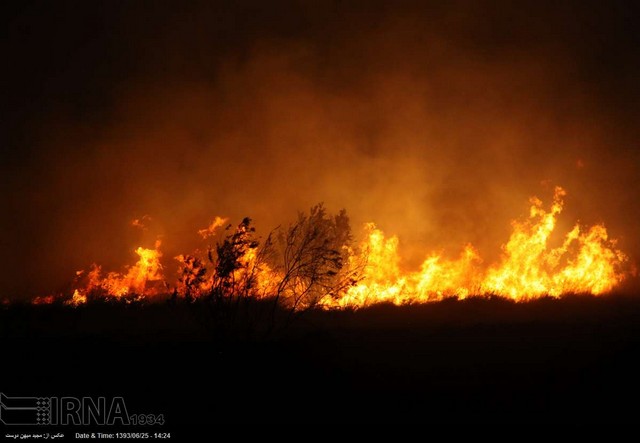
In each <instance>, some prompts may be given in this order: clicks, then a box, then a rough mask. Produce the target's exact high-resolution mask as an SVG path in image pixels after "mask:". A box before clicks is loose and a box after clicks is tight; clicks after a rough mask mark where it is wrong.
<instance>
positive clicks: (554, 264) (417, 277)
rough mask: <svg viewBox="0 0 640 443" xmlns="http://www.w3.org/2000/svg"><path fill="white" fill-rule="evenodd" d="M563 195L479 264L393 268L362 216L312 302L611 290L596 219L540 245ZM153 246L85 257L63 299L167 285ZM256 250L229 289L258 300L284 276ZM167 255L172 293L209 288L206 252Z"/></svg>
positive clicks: (605, 240)
mask: <svg viewBox="0 0 640 443" xmlns="http://www.w3.org/2000/svg"><path fill="white" fill-rule="evenodd" d="M565 195H566V192H565V191H564V190H563V189H562V188H560V187H556V188H555V193H554V197H553V202H552V204H551V207H550V208H549V209H548V210H547V209H545V208H544V206H543V203H542V201H540V200H539V199H538V198H532V199H531V200H530V202H531V207H530V211H529V217H528V218H527V219H525V220H516V221H513V222H512V227H513V231H512V233H511V236H510V238H509V240H508V242H507V243H506V244H504V245H503V246H502V251H503V254H502V257H501V259H500V261H499V262H498V263H495V264H492V265H489V266H487V267H484V268H482V267H481V265H482V263H483V262H482V259H481V258H480V256H479V254H478V251H477V250H476V249H475V248H474V247H473V246H472V245H470V244H468V245H466V246H465V247H464V248H463V250H462V252H461V253H460V255H459V257H458V258H457V259H454V260H451V259H447V258H445V257H443V256H442V255H440V254H435V253H434V254H430V255H428V256H427V257H426V259H425V260H424V262H423V263H422V265H421V266H420V268H419V269H418V270H416V271H409V272H408V271H406V270H404V269H402V267H401V261H400V255H399V253H398V238H397V237H396V236H391V237H388V238H386V237H385V235H384V233H383V232H382V231H381V230H380V229H378V228H376V226H375V225H374V224H373V223H367V224H366V225H365V239H364V241H363V242H362V243H361V244H360V246H359V247H358V248H356V250H355V251H354V250H352V249H351V248H350V247H349V246H348V245H344V246H343V248H344V250H345V251H346V252H347V257H346V261H345V262H344V266H346V269H348V270H357V275H358V278H357V279H355V280H353V282H352V283H351V284H349V285H345V286H343V287H340V289H339V290H337V291H333V292H331V293H327V294H325V295H324V296H323V297H321V299H320V300H319V305H320V306H321V307H322V308H324V309H343V308H362V307H366V306H369V305H372V304H375V303H393V304H396V305H403V304H413V303H426V302H432V301H438V300H442V299H444V298H447V297H457V298H466V297H470V296H474V295H498V296H502V297H505V298H509V299H512V300H515V301H525V300H530V299H534V298H539V297H543V296H552V297H560V296H562V295H565V294H570V293H588V294H593V295H599V294H604V293H607V292H611V291H612V290H613V289H615V288H616V287H617V286H618V285H619V284H620V283H621V282H622V280H623V279H624V277H625V275H626V274H625V272H624V271H623V265H624V264H625V262H626V261H627V257H626V256H625V254H623V253H622V252H621V251H620V250H618V249H617V248H616V242H615V240H610V239H609V237H608V233H607V230H606V228H605V227H604V225H602V224H597V225H595V226H591V227H582V226H580V225H575V226H574V227H573V229H571V230H570V231H569V232H568V233H567V234H566V235H565V236H564V238H563V240H562V242H561V244H560V245H559V246H557V247H551V246H550V237H551V235H552V233H553V232H554V230H555V229H556V225H557V219H558V216H559V215H560V213H561V212H562V209H563V204H564V202H563V197H564V196H565ZM227 220H228V219H226V218H222V217H216V218H215V219H214V220H213V221H212V223H211V224H210V225H209V227H207V228H206V229H201V230H199V231H198V233H199V234H200V235H201V236H202V237H203V238H204V239H206V238H209V237H211V236H212V235H215V232H216V230H217V229H218V228H219V227H221V226H223V225H224V224H225V223H226V222H227ZM238 229H245V231H242V233H246V226H242V225H241V226H239V228H238ZM159 248H160V241H157V242H156V245H155V249H145V248H142V247H139V248H137V249H136V250H135V253H136V254H137V255H138V262H137V263H136V264H135V265H133V266H131V267H129V268H128V269H127V271H126V272H125V273H122V274H121V273H117V272H110V273H108V274H106V276H104V275H103V273H102V269H101V267H100V266H98V265H95V264H94V265H93V266H92V268H91V269H90V271H89V272H88V273H85V272H84V271H78V273H77V276H78V279H79V280H83V281H84V282H85V284H84V285H83V286H82V287H78V288H76V289H75V290H74V293H73V295H72V297H71V298H70V299H69V300H68V301H67V302H66V304H69V305H72V306H78V305H80V304H83V303H86V301H87V298H88V296H90V295H93V294H102V295H104V296H107V297H113V298H122V297H124V296H139V297H152V296H155V295H157V294H160V293H162V292H165V293H166V292H167V288H168V286H167V285H166V283H165V282H164V277H163V267H162V264H161V262H160V259H161V257H162V253H161V252H160V249H159ZM259 254H260V250H259V248H257V247H253V246H252V247H249V248H248V249H246V250H245V251H244V253H243V255H242V256H241V257H239V259H238V266H237V268H236V269H235V270H234V271H233V274H232V275H231V277H232V281H234V282H245V283H246V284H245V285H242V286H241V287H244V288H251V290H250V292H251V294H236V295H238V296H243V295H251V296H253V297H258V298H267V297H272V296H275V295H276V294H277V293H278V291H279V285H280V283H281V282H282V281H283V278H284V277H283V275H281V274H280V272H281V271H278V270H277V269H279V268H278V267H277V266H275V267H272V266H271V265H270V263H267V262H266V261H265V260H264V258H263V257H260V256H259ZM175 259H176V260H178V262H179V263H180V270H179V278H178V281H177V283H176V285H175V288H176V292H177V293H178V294H180V295H182V296H184V297H187V295H188V297H191V298H198V297H200V296H202V295H204V294H209V293H211V291H212V290H214V289H215V287H214V285H215V281H216V269H215V266H211V264H212V263H213V259H211V257H210V261H209V262H206V261H205V259H203V258H197V257H196V256H191V255H179V256H177V257H175ZM354 275H355V274H354ZM227 278H228V277H227ZM281 295H282V297H281V299H280V301H281V302H282V303H284V304H285V305H286V304H287V303H288V302H287V295H286V294H281ZM54 300H55V297H53V296H47V297H37V298H36V299H34V300H33V303H35V304H42V303H52V302H53V301H54Z"/></svg>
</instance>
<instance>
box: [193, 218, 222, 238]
mask: <svg viewBox="0 0 640 443" xmlns="http://www.w3.org/2000/svg"><path fill="white" fill-rule="evenodd" d="M228 221H229V219H228V218H224V217H219V216H216V218H214V219H213V221H212V222H211V224H210V225H209V226H207V227H206V228H204V229H200V230H199V231H198V234H200V236H201V237H202V238H203V239H206V238H209V237H213V236H214V235H216V231H217V230H218V229H219V228H221V227H222V226H224V225H225V223H227V222H228Z"/></svg>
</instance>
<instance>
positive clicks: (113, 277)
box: [71, 240, 164, 305]
mask: <svg viewBox="0 0 640 443" xmlns="http://www.w3.org/2000/svg"><path fill="white" fill-rule="evenodd" d="M160 245H161V242H160V240H157V241H156V244H155V249H146V248H143V247H141V246H140V247H138V248H137V249H136V250H135V251H134V252H135V253H136V255H138V261H137V263H136V264H135V265H133V266H131V267H129V268H128V271H127V272H126V274H121V273H118V272H109V273H107V275H106V276H103V275H102V267H101V266H98V265H96V264H93V265H92V267H91V270H90V271H89V272H88V273H87V284H86V285H85V287H84V288H82V289H76V290H75V292H74V294H73V296H72V299H71V300H72V304H75V305H77V304H80V303H83V302H86V297H87V295H88V294H90V293H93V292H100V293H102V294H104V295H105V296H108V297H114V298H121V297H124V296H127V295H137V296H154V295H157V294H158V293H160V291H161V289H160V288H159V287H158V286H159V285H158V284H156V283H162V282H164V277H163V274H162V269H163V267H162V264H161V263H160V258H161V257H162V252H161V251H160ZM76 274H77V275H78V276H82V275H84V272H83V271H78V272H77V273H76ZM73 300H75V301H76V302H73Z"/></svg>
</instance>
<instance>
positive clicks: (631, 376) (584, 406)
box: [0, 296, 640, 433]
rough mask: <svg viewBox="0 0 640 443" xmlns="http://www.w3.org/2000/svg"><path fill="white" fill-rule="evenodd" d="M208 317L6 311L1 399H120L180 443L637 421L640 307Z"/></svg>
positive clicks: (180, 310) (555, 303)
mask: <svg viewBox="0 0 640 443" xmlns="http://www.w3.org/2000/svg"><path fill="white" fill-rule="evenodd" d="M201 308H202V306H200V307H194V306H184V305H182V306H181V305H178V306H173V305H170V304H167V303H161V304H158V305H151V306H118V305H115V306H110V305H97V306H88V307H81V308H76V309H73V308H69V307H55V306H44V307H31V306H19V307H15V306H14V307H9V308H5V309H4V310H2V311H1V316H2V319H1V320H2V322H1V327H2V330H1V331H2V354H3V358H2V362H3V363H2V372H3V375H2V377H1V383H2V385H1V386H0V391H2V392H3V393H5V394H6V395H9V396H11V395H13V396H51V397H54V396H55V397H62V396H75V397H82V396H90V397H97V396H106V397H113V396H122V397H123V398H124V399H125V400H126V404H127V407H128V408H129V412H144V413H154V414H160V413H162V414H163V416H164V417H165V418H166V423H165V425H161V426H160V425H158V426H156V427H155V428H150V427H147V428H144V429H148V430H149V429H151V430H153V431H166V430H173V432H174V433H179V432H183V431H185V430H187V429H189V430H190V432H195V430H196V429H207V428H208V429H209V430H215V426H216V425H219V424H228V423H232V422H244V423H246V422H268V423H271V422H282V423H294V422H295V423H298V422H308V423H327V422H331V423H338V422H346V423H355V422H374V423H381V422H405V421H416V422H421V423H440V422H463V423H468V422H533V423H539V422H565V423H566V422H584V423H592V422H593V421H606V422H612V421H631V420H634V419H635V418H636V408H635V407H633V405H634V404H635V401H636V399H637V398H638V395H639V394H640V381H639V379H638V374H639V371H638V370H639V369H640V360H639V359H637V355H639V351H640V297H634V296H609V297H604V298H596V297H588V296H586V297H585V296H582V297H580V296H575V297H569V298H567V299H564V300H553V299H543V300H538V301H535V302H531V303H523V304H514V303H511V302H507V301H504V300H501V299H472V300H465V301H456V300H450V301H445V302H441V303H436V304H430V305H424V306H406V307H395V306H377V307H374V308H370V309H366V310H360V311H355V312H311V313H307V314H306V315H304V316H302V317H300V318H298V319H297V320H296V321H294V322H293V323H292V324H291V325H290V326H289V327H287V328H286V329H285V330H281V331H276V332H274V333H271V334H269V335H268V336H264V335H263V334H252V335H246V334H244V333H242V334H233V333H232V334H225V335H221V334H220V333H219V331H218V332H215V331H214V330H213V329H212V328H210V327H209V326H210V325H209V324H208V323H207V316H206V315H205V314H202V312H198V309H201ZM629 405H631V406H629ZM138 428H140V427H138ZM3 432H4V430H3ZM203 432H204V431H203Z"/></svg>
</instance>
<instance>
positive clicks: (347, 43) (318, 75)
mask: <svg viewBox="0 0 640 443" xmlns="http://www.w3.org/2000/svg"><path fill="white" fill-rule="evenodd" d="M558 3H560V4H558ZM1 8H2V12H1V14H0V17H1V20H2V26H1V27H0V32H1V34H0V41H1V44H2V51H1V53H2V55H3V69H2V72H3V82H2V85H3V94H2V97H3V98H2V119H1V121H2V123H1V128H2V129H1V134H2V149H1V154H0V155H1V157H0V180H1V186H2V187H1V193H0V198H1V201H0V203H1V208H2V217H1V218H0V228H1V230H0V242H1V243H0V245H1V246H0V251H1V256H0V269H1V271H0V285H1V287H2V288H3V289H2V293H0V298H3V297H9V298H24V297H29V296H33V295H37V294H44V293H50V292H52V291H60V290H64V289H65V288H67V286H65V285H68V283H69V282H70V281H71V279H72V278H73V276H74V272H75V271H76V270H78V269H86V268H88V267H89V265H90V264H91V263H92V262H97V263H101V264H103V265H104V267H105V268H106V269H111V270H120V269H122V266H123V265H124V264H126V263H131V262H132V261H133V260H135V256H134V254H133V252H132V251H133V250H134V249H135V248H136V247H137V246H139V245H143V246H145V247H152V246H153V242H154V240H155V239H156V238H157V237H158V236H161V238H162V240H163V251H164V253H165V258H166V259H167V260H168V261H171V260H170V259H171V257H173V256H175V255H177V254H179V253H181V252H189V251H190V250H191V249H193V247H197V246H200V247H202V242H201V241H199V239H198V236H197V233H196V231H197V230H198V229H201V228H203V227H205V226H207V224H208V223H209V222H210V221H211V219H212V218H213V217H214V216H215V215H223V216H227V217H231V220H232V221H234V222H237V221H239V218H240V217H243V216H251V217H252V218H254V219H255V222H256V224H257V226H258V227H259V229H260V230H261V232H263V233H264V232H267V231H268V230H269V229H271V228H273V227H275V226H277V225H279V224H283V223H284V224H286V223H287V222H288V221H289V220H291V219H293V218H294V217H295V215H296V211H298V210H305V209H307V208H309V207H310V206H312V205H314V204H315V203H318V202H320V201H323V202H325V204H326V206H327V207H328V208H329V210H331V211H337V210H339V209H341V208H346V209H347V212H348V213H349V215H350V217H351V220H352V225H353V227H354V231H355V233H356V234H357V233H358V232H359V226H360V225H361V224H362V223H363V222H366V221H374V222H376V223H377V224H378V225H379V227H380V228H382V229H383V230H384V231H385V232H387V233H388V234H397V235H398V236H399V238H400V241H401V250H402V251H403V255H404V256H405V259H406V264H407V266H410V265H412V264H415V263H418V262H419V261H420V260H421V259H422V258H424V256H425V255H426V254H427V253H429V252H431V251H434V250H437V251H444V253H445V254H452V255H453V256H455V255H457V253H458V252H459V251H460V249H461V247H462V245H464V244H465V243H467V242H471V243H473V244H474V245H476V246H477V247H478V249H479V250H480V252H481V255H482V256H483V257H486V258H487V260H488V261H491V259H494V258H496V257H497V256H498V255H499V253H500V245H501V244H502V243H504V242H505V241H506V240H507V239H508V233H509V231H510V224H509V222H510V220H512V219H514V218H516V217H519V216H523V215H526V214H527V207H528V202H527V199H528V197H529V196H532V195H538V196H539V197H540V198H542V199H543V201H545V202H549V201H550V197H551V195H552V189H553V186H554V185H561V186H563V187H564V188H565V189H566V190H567V194H568V195H567V197H566V210H565V212H563V215H562V221H561V223H560V227H561V228H563V229H569V228H570V227H571V226H572V224H573V223H575V222H576V221H580V222H583V223H595V222H604V223H605V224H606V226H607V228H608V229H609V232H610V234H611V236H612V237H615V238H618V239H619V246H620V248H621V249H623V250H624V251H625V252H627V253H628V254H629V256H630V257H631V262H638V261H639V258H640V229H639V225H638V220H639V219H640V206H639V205H638V204H637V202H638V201H639V200H640V182H639V178H638V177H639V172H640V144H639V140H640V125H639V124H638V121H639V120H638V118H639V117H640V87H639V84H640V81H639V80H640V32H638V24H639V23H640V21H639V19H640V4H639V3H638V2H633V1H629V2H620V1H607V2H604V1H598V2H584V1H572V2H540V1H532V2H506V1H505V2H501V1H498V2H489V1H469V2H466V1H461V2H456V1H442V2H428V1H426V2H415V3H410V2H396V1H393V2H392V1H388V2H381V1H366V2H323V1H309V2H306V1H291V2H280V1H277V2H276V1H254V2H244V1H240V2H223V1H206V2H198V1H186V2H182V1H170V2H166V1H165V2H161V1H144V2H143V1H93V0H92V1H72V2H69V1H48V2H33V1H26V0H21V1H10V2H3V3H2V6H1ZM143 215H149V216H150V217H151V218H152V221H151V223H150V225H149V229H148V230H147V231H140V230H136V229H134V228H132V227H131V225H130V222H131V220H132V219H134V218H139V217H142V216H143Z"/></svg>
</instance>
